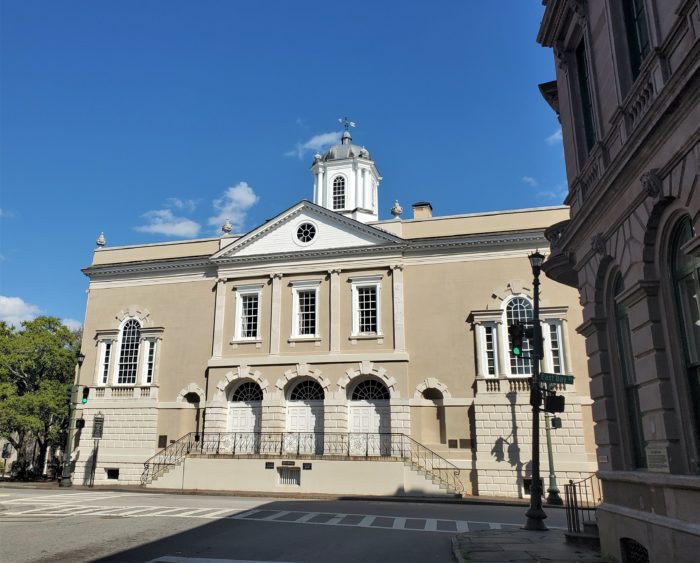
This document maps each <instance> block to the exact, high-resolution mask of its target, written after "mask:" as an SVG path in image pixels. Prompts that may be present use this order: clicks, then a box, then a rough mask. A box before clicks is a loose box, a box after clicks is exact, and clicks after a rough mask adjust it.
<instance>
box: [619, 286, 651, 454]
mask: <svg viewBox="0 0 700 563" xmlns="http://www.w3.org/2000/svg"><path fill="white" fill-rule="evenodd" d="M623 289H624V285H623V283H622V276H621V275H619V274H618V275H617V276H616V277H615V280H614V282H613V291H612V295H613V299H615V298H616V297H617V296H618V295H620V294H621V293H622V291H623ZM614 310H615V340H616V346H615V347H616V348H617V364H618V368H619V372H620V373H619V377H620V380H621V383H622V388H623V396H622V399H623V402H624V404H623V405H622V409H623V410H624V412H625V413H626V415H627V417H626V418H627V426H628V432H629V437H630V442H631V454H632V461H633V462H634V466H635V467H646V457H645V455H644V431H643V429H642V413H641V410H640V408H639V392H638V390H637V377H636V374H635V371H634V355H633V354H632V339H631V337H630V326H629V316H628V312H627V307H626V306H625V305H624V304H622V303H619V302H617V300H615V303H614Z"/></svg>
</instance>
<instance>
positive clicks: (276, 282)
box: [270, 273, 282, 355]
mask: <svg viewBox="0 0 700 563" xmlns="http://www.w3.org/2000/svg"><path fill="white" fill-rule="evenodd" d="M270 279H271V280H272V292H271V293H272V303H271V306H270V311H271V315H270V354H271V355H279V353H280V323H281V322H282V281H281V280H282V274H281V273H275V274H270Z"/></svg>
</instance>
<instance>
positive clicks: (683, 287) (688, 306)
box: [671, 217, 700, 441]
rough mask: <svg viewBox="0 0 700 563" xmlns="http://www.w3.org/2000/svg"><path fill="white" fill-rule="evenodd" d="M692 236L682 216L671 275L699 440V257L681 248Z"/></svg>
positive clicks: (673, 249) (673, 253) (672, 255)
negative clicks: (690, 254)
mask: <svg viewBox="0 0 700 563" xmlns="http://www.w3.org/2000/svg"><path fill="white" fill-rule="evenodd" d="M693 235H694V233H693V225H692V223H691V222H690V218H689V217H685V218H684V219H683V220H682V221H681V222H680V223H679V224H678V226H677V227H676V231H675V232H674V235H673V238H672V243H671V244H672V246H671V276H672V282H673V293H674V298H675V302H676V308H677V318H678V322H679V325H680V327H679V328H680V333H681V340H682V341H683V355H684V359H685V367H686V372H687V377H688V386H689V391H690V402H691V408H692V409H693V416H694V419H695V433H696V440H698V441H700V281H699V280H700V260H698V258H695V257H694V256H689V255H688V254H686V253H685V252H683V250H682V247H683V245H684V244H686V243H687V242H688V241H690V239H692V238H693Z"/></svg>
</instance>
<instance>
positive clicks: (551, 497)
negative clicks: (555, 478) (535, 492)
mask: <svg viewBox="0 0 700 563" xmlns="http://www.w3.org/2000/svg"><path fill="white" fill-rule="evenodd" d="M547 493H548V494H547V504H552V505H554V506H562V505H563V504H564V501H563V500H562V498H561V496H560V495H559V489H547Z"/></svg>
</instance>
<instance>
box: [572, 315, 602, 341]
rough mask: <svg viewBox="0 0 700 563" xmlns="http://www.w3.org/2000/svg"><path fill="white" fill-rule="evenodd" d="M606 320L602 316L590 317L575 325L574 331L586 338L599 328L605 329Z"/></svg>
mask: <svg viewBox="0 0 700 563" xmlns="http://www.w3.org/2000/svg"><path fill="white" fill-rule="evenodd" d="M607 324H608V321H607V319H605V318H603V317H592V318H590V319H588V320H586V321H584V322H582V323H581V324H580V325H578V326H577V327H576V332H578V333H579V334H580V335H581V336H585V337H586V338H588V337H589V336H593V335H594V334H595V333H596V332H597V331H599V330H605V327H606V326H607Z"/></svg>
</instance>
